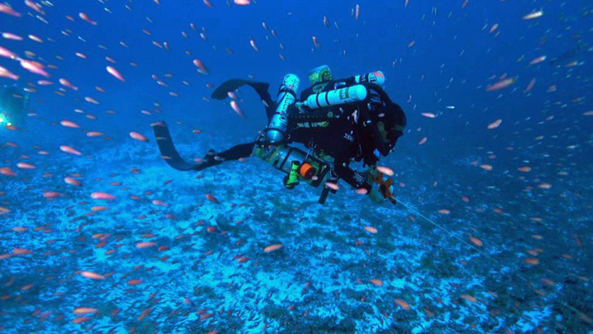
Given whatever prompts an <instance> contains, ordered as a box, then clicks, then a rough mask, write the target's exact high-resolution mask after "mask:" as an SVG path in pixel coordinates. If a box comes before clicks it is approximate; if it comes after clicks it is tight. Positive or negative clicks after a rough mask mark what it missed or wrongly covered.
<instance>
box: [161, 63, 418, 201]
mask: <svg viewBox="0 0 593 334" xmlns="http://www.w3.org/2000/svg"><path fill="white" fill-rule="evenodd" d="M309 80H310V82H311V86H310V87H308V88H307V89H305V90H304V91H303V92H302V93H301V95H300V100H298V101H297V90H298V86H299V78H298V77H297V76H296V75H294V74H287V75H286V76H285V77H284V79H283V81H282V84H281V85H280V89H279V92H278V97H277V101H276V102H274V101H273V100H272V98H271V96H270V94H269V93H268V88H269V84H267V83H261V82H254V81H248V80H241V79H232V80H228V81H226V82H224V83H223V84H222V85H220V86H219V87H218V88H217V89H216V90H215V91H214V92H213V93H212V98H213V99H217V100H223V99H225V98H226V97H228V96H229V92H233V91H235V90H236V89H237V88H239V87H241V86H243V85H248V86H250V87H252V88H253V89H255V91H256V92H257V93H258V94H259V96H260V98H261V99H262V102H263V104H264V106H265V109H266V114H267V117H268V126H267V127H266V128H265V129H264V131H262V132H261V133H260V134H259V135H258V136H257V138H256V139H255V141H254V142H250V143H245V144H240V145H236V146H234V147H232V148H230V149H228V150H226V151H224V152H219V153H216V152H214V151H213V150H210V151H209V152H208V154H206V156H205V157H204V158H203V159H202V161H200V162H199V163H198V164H194V163H192V162H188V161H185V160H184V159H183V158H181V156H180V155H179V153H178V152H177V150H176V149H175V146H174V145H173V140H172V138H171V135H170V133H169V129H168V128H167V125H166V124H165V123H164V122H159V123H158V124H157V125H155V126H154V127H153V129H154V133H155V136H156V138H157V143H158V146H159V149H160V151H161V154H162V156H163V158H164V159H165V161H166V162H167V164H169V165H170V166H171V167H173V168H175V169H177V170H181V171H189V170H194V171H200V170H203V169H205V168H208V167H212V166H215V165H219V164H221V163H222V162H224V161H229V160H238V159H241V158H246V157H249V156H257V157H259V158H261V159H262V160H264V161H266V162H268V163H270V164H271V165H272V166H273V167H275V168H276V169H278V170H280V171H282V172H284V173H285V174H286V176H285V177H284V186H285V187H286V188H287V189H293V188H294V187H295V186H296V185H297V184H299V182H301V181H303V182H305V183H308V184H310V185H312V186H314V187H318V186H319V185H323V188H324V189H323V191H322V193H321V196H320V198H319V203H321V204H323V203H324V202H325V200H326V198H327V196H328V194H329V193H330V192H332V193H335V192H336V190H337V189H338V187H337V182H338V180H339V179H342V180H344V181H345V182H346V183H348V184H349V185H351V186H352V187H354V188H355V189H357V192H358V193H361V194H365V193H366V194H368V195H369V196H370V198H371V199H372V200H373V201H375V202H378V203H383V202H384V201H385V200H389V201H390V202H392V203H394V204H395V203H396V200H395V196H394V194H393V180H390V179H387V178H386V177H385V175H384V173H381V171H384V170H381V168H379V170H377V168H376V166H377V162H378V161H379V158H380V156H381V155H382V156H384V157H386V156H388V155H389V154H390V153H391V152H393V150H394V148H395V144H396V142H397V139H398V138H399V137H400V136H402V135H403V130H404V128H405V126H406V123H407V121H406V115H405V113H404V111H403V110H402V108H401V107H400V106H399V105H397V104H396V103H394V102H392V101H391V99H390V98H389V96H388V95H387V93H386V92H385V91H384V90H383V88H381V85H383V83H384V82H385V76H384V74H383V73H382V72H380V71H377V72H372V73H368V74H365V75H357V76H353V77H349V78H346V79H339V80H332V74H331V71H330V69H329V67H328V66H326V65H324V66H320V67H317V68H315V69H313V70H311V71H310V73H309ZM291 143H301V144H304V145H305V147H306V148H307V149H308V152H304V151H302V150H299V149H297V148H294V147H291V146H289V144H291ZM352 161H357V162H360V161H362V162H363V167H366V166H368V170H367V171H366V172H359V171H357V170H353V169H351V168H350V167H349V164H350V162H352ZM388 174H389V173H388Z"/></svg>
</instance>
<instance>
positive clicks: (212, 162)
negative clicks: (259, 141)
mask: <svg viewBox="0 0 593 334" xmlns="http://www.w3.org/2000/svg"><path fill="white" fill-rule="evenodd" d="M253 145H254V143H246V144H239V145H235V146H233V147H231V148H229V149H228V150H226V151H223V152H220V153H216V152H214V150H210V151H208V153H207V154H206V155H205V156H204V158H203V159H202V161H200V162H199V164H198V166H196V168H194V170H196V171H200V170H203V169H206V168H208V167H212V166H216V165H220V164H221V163H223V162H225V161H229V160H239V159H241V158H247V157H249V156H250V155H251V152H252V151H253Z"/></svg>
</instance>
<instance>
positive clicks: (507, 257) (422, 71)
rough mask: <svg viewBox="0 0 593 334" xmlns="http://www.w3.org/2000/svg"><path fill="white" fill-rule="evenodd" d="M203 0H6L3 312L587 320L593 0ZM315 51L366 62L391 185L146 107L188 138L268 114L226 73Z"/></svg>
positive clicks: (117, 328) (253, 329)
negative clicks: (13, 116)
mask: <svg viewBox="0 0 593 334" xmlns="http://www.w3.org/2000/svg"><path fill="white" fill-rule="evenodd" d="M206 2H207V1H202V0H175V1H173V0H160V3H159V1H156V0H154V1H153V0H134V1H132V0H110V1H107V0H102V1H92V0H85V1H82V0H79V1H72V0H70V1H67V0H51V1H46V0H43V1H37V2H35V1H33V0H27V1H21V0H18V1H17V0H9V1H2V2H0V4H2V5H0V9H1V8H4V10H0V32H1V33H3V34H4V35H3V37H4V38H1V39H0V46H1V47H2V48H3V49H4V50H7V51H9V52H12V53H14V55H15V57H13V59H11V58H10V57H0V66H1V67H2V68H4V69H5V71H4V72H2V70H0V74H1V73H4V77H1V76H0V84H2V85H16V88H17V89H18V91H19V92H20V94H21V95H20V96H21V97H24V96H26V95H27V96H29V99H30V104H29V106H28V109H27V111H26V112H27V113H28V116H27V117H26V123H25V124H23V125H21V126H19V127H11V126H6V122H5V123H3V124H0V125H1V126H0V168H2V169H1V171H2V173H1V174H0V333H84V332H88V333H210V334H213V333H303V334H305V333H415V334H416V333H505V334H509V333H516V334H519V333H571V334H572V333H574V334H578V333H593V320H592V317H593V292H592V291H593V290H592V289H593V287H592V283H591V281H590V279H591V275H592V270H593V265H592V263H593V229H592V227H591V225H592V223H593V200H592V198H593V196H592V195H593V105H592V103H591V102H592V96H591V92H592V91H593V80H592V79H593V68H592V67H591V63H592V55H593V53H592V51H593V2H592V1H588V0H572V1H571V0H567V1H559V0H533V1H518V0H508V1H503V0H501V1H494V0H492V1H478V0H470V1H469V2H464V0H445V1H421V0H409V2H408V1H406V0H396V1H385V0H375V1H370V0H356V1H351V0H344V1H329V0H318V1H310V0H301V1H284V0H258V1H255V0H251V3H250V4H248V5H237V4H235V3H234V2H233V1H226V2H225V1H223V0H210V2H209V3H206ZM208 4H209V5H210V6H209V5H208ZM2 6H4V7H2ZM357 6H358V10H357V9H356V8H357ZM9 7H11V8H12V10H14V11H15V12H11V11H10V10H9ZM211 7H213V8H211ZM7 8H8V9H7ZM357 11H358V14H357V13H356V12H357ZM538 11H541V14H543V15H541V17H535V18H532V19H528V18H526V16H528V15H530V14H533V13H536V12H538ZM81 13H83V14H81ZM531 16H538V15H531ZM324 17H326V22H327V25H326V24H324ZM83 18H86V20H85V19H83ZM93 22H94V23H95V24H93ZM7 33H9V34H7ZM15 36H16V37H15ZM17 37H20V38H17ZM313 37H315V38H316V40H317V43H318V45H317V46H316V45H315V44H314V42H313ZM251 39H252V40H253V41H254V42H255V44H256V45H257V48H258V50H259V51H256V50H255V49H254V48H253V47H252V45H251V44H250V40H251ZM4 53H5V54H6V51H4ZM543 56H545V58H543ZM282 58H284V59H282ZM194 59H199V60H200V61H201V62H202V63H203V64H204V66H205V67H207V69H208V73H207V74H202V73H199V72H198V68H197V67H196V66H195V65H194V63H193V61H194ZM31 62H37V63H31ZM31 64H33V65H31ZM322 64H327V65H329V66H330V68H331V69H332V73H333V75H334V78H344V77H349V76H353V75H358V74H364V73H368V72H371V71H377V70H381V71H383V72H384V73H385V76H386V83H385V90H386V91H387V93H388V94H389V95H390V96H391V98H392V99H393V101H394V102H396V103H398V104H400V105H401V106H402V108H403V109H404V111H405V112H406V114H407V117H408V127H407V128H406V130H405V135H404V136H403V137H401V138H400V140H399V141H398V143H397V147H396V150H395V152H394V153H393V154H392V155H390V156H389V157H387V158H383V159H382V160H381V163H380V164H381V165H383V166H387V167H389V168H391V169H393V170H394V172H395V175H394V176H393V178H394V180H395V182H396V185H397V187H396V188H397V189H396V197H397V198H398V199H399V200H400V202H401V203H402V204H398V205H397V206H393V205H392V204H390V203H386V204H384V205H377V204H375V203H373V202H372V201H370V200H369V199H368V198H366V196H362V195H357V194H356V193H355V192H354V190H353V189H350V187H349V186H348V185H346V184H344V182H341V183H340V187H341V188H340V190H339V191H338V193H337V194H335V195H330V197H329V198H328V200H327V203H326V204H325V205H324V206H321V205H319V204H317V198H318V196H319V193H320V191H321V190H320V189H315V188H312V187H309V186H307V185H306V184H301V185H300V186H298V187H297V188H296V189H294V190H291V191H289V190H286V189H285V188H284V186H283V185H282V178H283V174H281V173H280V172H278V171H276V170H275V169H273V168H272V167H271V166H269V165H267V164H266V163H264V162H262V161H258V160H256V158H251V159H247V160H246V161H244V162H228V163H225V164H222V165H220V166H216V167H213V168H210V169H207V170H205V171H203V172H199V173H194V172H178V171H176V170H173V169H171V168H170V167H169V166H167V165H166V164H165V162H164V161H163V160H162V159H161V155H160V153H159V151H158V148H157V145H156V141H155V138H154V135H153V134H152V128H151V124H153V123H155V122H158V121H161V120H163V121H166V122H167V124H169V126H170V128H171V132H172V135H173V138H174V139H175V142H176V145H177V147H178V149H179V151H180V152H181V154H182V155H183V156H184V157H185V158H187V159H188V160H191V159H194V158H198V157H203V156H204V155H205V154H206V152H207V151H208V149H210V148H212V149H214V150H216V151H222V150H225V149H227V148H229V147H231V146H233V145H235V144H239V143H245V142H249V141H253V139H254V138H255V137H256V135H257V132H258V131H260V130H262V129H263V128H265V126H266V116H265V112H264V108H263V105H262V103H261V102H260V100H259V98H258V96H257V95H256V94H255V93H254V92H253V91H252V90H251V89H250V88H244V89H241V91H240V92H239V94H238V95H239V100H238V102H239V105H240V107H241V109H242V110H243V113H244V114H245V116H246V119H244V118H241V117H239V116H238V115H237V114H236V113H235V112H234V111H233V110H232V108H231V107H230V105H229V99H227V100H225V101H222V102H221V101H216V100H213V101H210V99H209V97H210V94H211V93H212V91H213V89H214V88H215V87H217V86H218V85H219V84H221V83H222V82H224V81H225V80H228V79H231V78H242V79H249V78H253V79H254V80H257V81H263V82H269V83H270V84H271V86H270V92H271V93H272V96H273V97H275V93H276V90H277V87H278V85H279V84H280V82H281V80H282V77H283V76H284V75H285V74H286V73H294V74H296V75H298V76H299V78H300V79H301V90H302V89H304V88H305V87H306V86H307V85H308V79H307V78H308V77H307V73H308V71H309V70H310V69H311V68H313V67H317V66H319V65H322ZM107 66H111V67H113V68H115V69H116V70H117V71H118V72H119V73H120V74H121V76H122V77H123V78H125V82H124V81H121V80H118V79H117V78H116V77H115V76H113V75H111V74H110V73H108V71H107V70H106V67H107ZM27 68H28V69H27ZM31 69H32V71H30V70H31ZM40 69H41V70H42V71H45V72H46V73H47V75H42V74H41V75H40V74H38V73H33V72H41V71H40ZM6 71H9V72H11V73H13V74H14V75H15V76H18V78H16V77H13V78H9V75H7V74H6V73H7V72H6ZM504 78H513V79H514V83H512V84H510V85H509V86H508V87H505V88H502V89H499V90H494V91H492V90H489V89H488V87H491V85H493V84H495V83H497V82H499V80H502V79H504ZM60 79H62V80H60ZM63 79H65V80H63ZM68 82H69V83H70V84H68ZM530 82H531V83H532V84H530ZM65 84H66V85H65ZM68 86H70V87H68ZM528 86H531V87H528ZM72 87H77V90H75V89H73V88H72ZM1 91H3V89H2V88H1V87H0V94H1ZM422 113H430V114H433V116H434V117H425V116H423V115H422ZM64 121H70V122H73V123H75V124H77V125H78V126H79V127H78V128H72V127H67V126H63V125H62V123H64ZM493 124H494V125H493ZM496 125H498V126H496ZM93 131H94V132H100V133H101V134H99V135H97V136H96V137H89V136H88V135H87V133H89V132H93ZM130 132H138V133H140V134H142V135H144V136H145V137H146V138H147V140H148V141H147V142H143V141H138V140H134V139H133V138H131V137H130V135H129V133H130ZM424 138H426V139H424ZM64 145H67V146H70V147H72V148H74V149H75V150H77V151H79V152H80V153H81V155H74V154H68V153H66V152H64V151H63V150H61V149H60V147H61V146H64ZM66 177H69V178H71V179H75V180H78V181H79V182H80V183H81V185H80V186H75V185H73V184H72V183H75V182H72V181H71V182H70V183H66V182H65V181H64V178H66ZM71 179H69V180H71ZM95 192H105V193H108V194H111V195H113V196H114V197H115V198H114V199H112V200H98V199H93V198H92V197H91V194H92V193H95ZM208 194H209V195H211V196H213V197H215V198H216V199H217V201H218V203H215V202H213V201H210V200H208V199H207V197H206V195H208ZM365 227H367V228H366V229H365ZM368 227H374V228H375V229H376V230H377V233H371V232H369V230H372V229H369V228H368ZM147 243H148V244H147ZM274 244H281V245H282V248H280V249H278V250H276V251H273V252H265V251H264V249H265V248H266V247H267V246H269V245H274ZM138 246H140V247H138ZM143 246H144V247H143ZM146 246H148V247H146Z"/></svg>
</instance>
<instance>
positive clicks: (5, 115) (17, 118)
mask: <svg viewBox="0 0 593 334" xmlns="http://www.w3.org/2000/svg"><path fill="white" fill-rule="evenodd" d="M28 102H29V96H28V95H24V94H23V93H22V92H20V91H19V90H18V89H17V88H16V87H15V86H12V85H5V86H4V89H3V91H2V95H1V97H0V126H1V127H6V126H13V127H16V128H22V127H23V126H24V124H25V117H26V114H27V105H28Z"/></svg>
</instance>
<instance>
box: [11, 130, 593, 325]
mask: <svg viewBox="0 0 593 334" xmlns="http://www.w3.org/2000/svg"><path fill="white" fill-rule="evenodd" d="M205 149H206V148H205V147H196V145H192V146H191V147H190V146H189V145H180V151H182V152H189V151H199V152H202V151H205ZM65 159H69V160H68V162H67V163H66V160H65ZM50 162H51V163H50ZM398 164H399V165H401V166H406V165H408V166H410V167H409V168H410V170H409V171H408V173H407V175H408V176H407V182H408V183H410V182H411V179H412V176H410V175H412V174H413V175H418V176H417V177H420V176H421V175H423V170H422V168H423V167H422V166H418V165H414V163H413V157H411V156H408V157H405V155H404V156H403V157H402V161H401V162H400V163H398ZM412 165H414V166H413V168H414V169H413V173H412V167H411V166H412ZM60 166H68V167H67V168H66V169H64V167H60ZM98 166H102V167H101V168H98ZM103 166H104V167H103ZM460 168H461V167H460ZM466 168H471V167H466ZM43 171H44V172H45V173H48V172H49V173H51V175H48V174H43V173H41V172H40V171H35V170H32V171H19V173H18V174H19V175H18V176H16V177H13V178H12V179H11V178H4V179H3V180H2V182H3V187H4V188H3V189H4V190H3V192H5V196H4V197H3V198H2V200H4V201H5V202H8V203H9V204H10V205H7V206H9V207H10V208H11V211H10V212H8V213H5V214H3V215H0V220H2V228H1V234H0V246H1V249H0V253H4V254H11V255H10V256H4V257H3V258H2V259H1V260H0V296H2V298H1V300H0V305H1V306H2V307H1V311H0V329H1V332H2V333H82V332H85V331H86V332H93V333H108V332H109V333H131V332H135V333H155V332H157V333H207V332H209V333H262V332H269V333H415V334H416V333H505V332H506V333H536V332H538V331H543V332H546V333H586V332H587V331H588V330H590V328H588V327H587V324H586V322H584V321H583V320H582V319H579V318H582V317H587V316H586V314H589V315H590V314H591V312H590V311H591V306H590V305H591V303H590V302H591V294H590V283H589V280H588V278H587V276H586V275H585V274H586V273H584V272H580V273H579V271H582V270H583V268H582V265H583V264H582V263H581V264H578V263H577V264H573V263H571V262H569V259H567V258H563V257H562V256H560V255H559V254H558V253H555V252H554V246H553V245H549V244H548V243H549V241H548V240H552V241H553V238H554V236H555V233H558V232H554V231H552V230H551V229H547V231H548V233H547V234H545V233H542V232H541V231H539V227H541V226H539V227H538V225H537V224H534V225H533V226H531V227H530V226H528V225H524V224H523V223H521V226H518V225H517V224H518V223H513V220H516V218H517V217H519V215H512V214H509V213H505V212H503V213H494V212H492V214H488V215H489V216H488V218H487V219H484V218H483V216H484V215H485V213H484V212H485V211H486V212H489V211H492V210H493V208H492V207H488V205H478V204H476V205H475V206H472V204H471V203H465V202H463V201H457V202H459V204H456V205H454V206H451V207H450V208H449V209H450V212H449V213H446V214H445V213H438V212H437V210H436V209H438V208H436V207H435V203H439V202H442V197H445V196H450V194H451V193H455V194H457V193H459V184H458V183H457V182H463V180H462V179H461V177H462V176H463V175H460V176H457V177H459V178H460V179H455V178H454V176H451V177H450V178H449V180H448V182H446V183H445V184H442V185H439V186H438V187H437V186H434V185H432V184H431V183H430V182H417V183H418V184H425V186H418V187H416V188H414V187H411V186H405V185H404V184H403V183H402V184H400V185H399V190H398V196H399V197H400V199H401V198H405V199H408V200H407V201H406V203H405V204H406V205H408V206H409V207H410V208H412V209H413V210H418V211H419V212H422V213H424V214H426V215H427V216H428V217H427V218H429V219H431V220H433V221H435V222H437V223H438V224H439V226H440V227H442V228H443V229H445V230H447V231H444V230H443V229H441V228H439V227H436V226H435V225H432V224H431V223H428V222H427V221H425V220H424V219H422V218H421V217H419V216H418V215H416V214H414V213H411V212H410V211H408V210H407V209H406V208H405V207H404V206H402V205H398V206H395V207H393V206H391V205H390V204H386V205H384V206H380V207H377V206H376V205H374V204H373V203H372V202H371V201H370V200H369V199H367V198H363V197H361V195H357V194H355V193H354V192H353V191H343V190H341V191H339V192H338V194H336V195H332V196H331V197H330V199H328V203H327V204H326V205H324V206H321V205H318V204H317V203H316V202H317V196H318V194H319V190H315V189H312V188H310V187H308V186H305V185H301V186H299V187H297V188H296V189H294V190H291V191H288V190H286V189H285V188H284V187H283V186H282V182H281V180H282V175H281V174H279V173H278V172H277V171H274V170H272V169H271V168H269V166H267V165H265V164H264V163H263V162H261V161H256V160H255V159H248V160H247V161H245V162H230V163H228V164H223V165H221V166H217V167H215V168H213V169H210V170H207V171H204V172H201V173H197V174H196V173H183V172H177V171H173V170H172V169H170V168H169V167H168V166H166V165H165V164H164V162H163V161H162V160H160V159H158V158H155V154H154V147H152V146H150V145H138V144H137V143H136V142H134V143H127V144H123V145H121V146H117V147H112V148H107V149H104V150H101V151H97V152H94V153H93V157H92V158H91V159H85V158H84V157H80V158H78V159H74V160H72V159H71V158H70V157H69V156H68V157H64V156H63V155H59V154H55V155H53V156H50V157H47V158H46V161H45V167H44V169H43ZM253 171H258V172H256V173H254V172H253ZM72 173H78V174H80V175H81V176H82V182H83V184H82V186H81V187H73V186H71V185H68V184H66V183H64V182H63V181H62V180H61V179H62V178H63V177H64V176H67V175H69V174H72ZM443 173H445V171H443ZM402 174H403V175H406V173H402ZM414 177H416V176H414ZM500 178H501V180H502V179H503V178H505V176H500ZM17 179H18V181H17ZM431 182H432V181H431ZM341 186H342V187H343V188H346V187H347V185H341ZM430 187H435V189H436V188H438V189H437V190H435V189H429V188H430ZM47 190H51V191H55V192H58V193H59V194H60V196H58V197H56V198H53V199H51V200H48V199H46V198H44V196H43V191H47ZM99 191H101V192H107V193H110V194H113V195H114V196H116V198H115V199H113V200H109V201H100V200H95V199H92V198H91V197H90V194H91V193H92V192H99ZM207 194H211V195H212V196H213V197H214V199H213V200H208V199H207V198H206V195H207ZM132 196H137V197H133V198H132ZM492 196H499V195H498V194H496V193H493V194H492ZM215 201H216V202H218V203H216V202H215ZM484 201H487V199H484ZM92 207H94V209H92ZM92 210H95V211H92ZM524 210H525V209H524ZM443 212H444V211H443ZM443 217H445V218H443ZM523 220H526V219H523ZM542 224H545V222H544V223H542ZM365 226H366V227H369V226H370V227H374V228H375V229H376V233H372V232H373V229H370V228H369V229H365ZM497 226H498V227H497ZM530 229H533V235H537V237H530V236H529V235H530V233H529V232H530ZM544 230H546V229H544ZM494 231H498V232H499V233H494ZM519 231H521V232H522V233H526V234H525V237H517V234H518V233H519ZM503 232H504V233H503ZM449 233H451V234H449ZM514 233H515V234H514ZM469 234H473V235H476V236H481V237H480V243H482V242H483V245H482V246H480V247H477V246H476V245H474V244H472V243H469V241H470V240H471V239H469V238H468V235H469ZM509 235H510V236H509ZM456 237H457V238H459V239H457V238H456ZM556 237H561V236H559V235H557V234H556ZM542 239H543V240H542ZM460 240H463V241H466V243H464V242H461V241H460ZM476 240H477V239H476ZM275 244H281V245H282V247H281V248H280V249H278V250H275V251H271V252H265V251H264V249H265V248H266V247H267V246H269V245H275ZM468 245H473V246H472V247H474V248H476V249H478V250H479V251H480V252H481V253H483V254H481V253H480V252H477V251H476V250H475V249H473V248H472V247H470V246H468ZM534 248H536V250H535V251H534V252H536V253H540V254H541V255H539V254H537V255H539V256H538V259H539V260H538V261H539V263H540V265H532V264H527V263H526V262H525V261H524V259H525V258H528V257H530V255H529V254H527V253H525V251H527V250H531V249H534ZM537 248H542V249H543V248H545V250H542V251H538V250H537ZM563 252H564V253H571V254H572V260H573V261H577V262H578V261H579V260H578V259H579V256H578V252H581V250H580V249H579V248H578V247H577V246H575V247H574V248H572V249H565V250H564V251H563ZM484 254H485V255H486V256H484ZM489 257H492V259H490V258H489ZM546 261H549V262H552V261H553V263H554V266H548V267H546V266H544V265H543V263H544V262H546ZM585 270H586V269H585ZM81 271H86V272H91V273H96V274H98V275H100V276H102V277H99V278H100V279H92V278H88V277H86V276H84V275H81ZM571 273H575V274H571ZM569 274H570V275H569ZM101 278H102V279H101ZM542 282H543V283H542ZM567 303H568V304H570V305H574V307H575V308H576V309H578V310H579V311H581V312H583V313H582V314H578V313H575V312H574V311H572V310H569V309H568V308H567V307H565V306H566V305H565V304H567ZM81 308H86V309H81ZM587 308H588V309H587ZM589 332H590V331H589Z"/></svg>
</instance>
